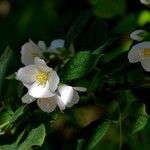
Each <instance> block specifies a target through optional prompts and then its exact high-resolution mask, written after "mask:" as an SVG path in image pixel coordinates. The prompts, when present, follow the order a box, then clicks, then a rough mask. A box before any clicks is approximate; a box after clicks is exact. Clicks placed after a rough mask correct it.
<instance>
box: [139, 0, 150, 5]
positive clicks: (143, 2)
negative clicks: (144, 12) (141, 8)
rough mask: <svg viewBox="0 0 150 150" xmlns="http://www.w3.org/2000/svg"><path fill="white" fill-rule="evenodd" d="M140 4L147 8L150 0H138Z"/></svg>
mask: <svg viewBox="0 0 150 150" xmlns="http://www.w3.org/2000/svg"><path fill="white" fill-rule="evenodd" d="M140 2H141V3H142V4H144V5H147V6H149V5H150V0H140Z"/></svg>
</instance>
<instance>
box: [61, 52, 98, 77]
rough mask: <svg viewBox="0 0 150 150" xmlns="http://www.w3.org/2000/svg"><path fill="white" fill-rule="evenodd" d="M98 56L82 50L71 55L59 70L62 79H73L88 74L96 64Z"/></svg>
mask: <svg viewBox="0 0 150 150" xmlns="http://www.w3.org/2000/svg"><path fill="white" fill-rule="evenodd" d="M99 58H100V56H99V55H95V54H92V53H91V52H89V51H83V52H79V53H77V54H76V55H75V56H73V57H72V58H71V59H70V60H69V61H68V62H67V63H66V64H65V66H64V67H63V69H62V71H61V78H62V80H74V79H77V78H81V77H83V76H85V75H86V74H88V73H89V72H90V71H91V70H92V68H93V67H94V66H95V65H96V63H97V61H98V60H99Z"/></svg>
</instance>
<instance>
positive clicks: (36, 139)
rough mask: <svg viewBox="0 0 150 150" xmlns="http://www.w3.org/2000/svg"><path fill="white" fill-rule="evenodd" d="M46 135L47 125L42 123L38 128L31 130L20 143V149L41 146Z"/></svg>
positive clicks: (24, 149) (25, 149)
mask: <svg viewBox="0 0 150 150" xmlns="http://www.w3.org/2000/svg"><path fill="white" fill-rule="evenodd" d="M45 136H46V133H45V126H44V124H41V125H39V126H38V127H37V128H35V129H32V130H31V132H30V133H29V135H28V137H27V138H26V139H25V141H24V142H22V143H21V144H20V145H19V147H18V150H27V149H29V148H31V147H32V146H34V145H37V146H41V145H42V144H43V142H44V139H45Z"/></svg>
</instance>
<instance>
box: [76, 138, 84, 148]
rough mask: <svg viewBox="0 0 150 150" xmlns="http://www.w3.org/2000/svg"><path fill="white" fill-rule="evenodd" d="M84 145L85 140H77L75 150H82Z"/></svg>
mask: <svg viewBox="0 0 150 150" xmlns="http://www.w3.org/2000/svg"><path fill="white" fill-rule="evenodd" d="M84 144H85V140H84V139H79V140H78V145H77V148H76V150H82V148H83V146H84Z"/></svg>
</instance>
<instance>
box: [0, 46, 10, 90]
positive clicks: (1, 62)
mask: <svg viewBox="0 0 150 150" xmlns="http://www.w3.org/2000/svg"><path fill="white" fill-rule="evenodd" d="M12 56H13V52H12V50H11V49H10V48H9V47H7V48H6V50H5V51H4V53H3V54H2V56H1V57H0V93H1V90H2V84H3V80H4V77H5V74H6V70H7V69H8V65H9V63H10V60H11V58H12Z"/></svg>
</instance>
